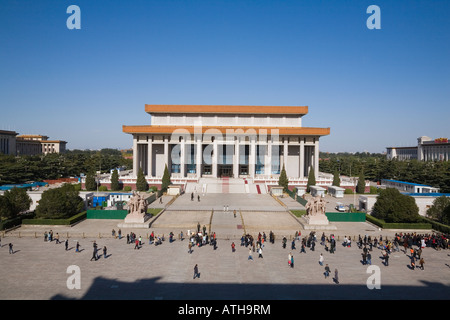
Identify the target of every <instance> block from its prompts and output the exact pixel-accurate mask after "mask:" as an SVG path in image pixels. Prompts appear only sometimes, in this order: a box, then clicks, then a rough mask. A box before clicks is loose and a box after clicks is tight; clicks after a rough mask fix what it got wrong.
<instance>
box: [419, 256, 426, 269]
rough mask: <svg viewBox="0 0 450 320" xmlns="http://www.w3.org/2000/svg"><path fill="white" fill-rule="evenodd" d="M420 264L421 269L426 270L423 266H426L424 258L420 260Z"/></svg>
mask: <svg viewBox="0 0 450 320" xmlns="http://www.w3.org/2000/svg"><path fill="white" fill-rule="evenodd" d="M419 264H420V269H422V270H424V266H423V265H424V264H425V261H424V260H423V257H421V258H420V260H419Z"/></svg>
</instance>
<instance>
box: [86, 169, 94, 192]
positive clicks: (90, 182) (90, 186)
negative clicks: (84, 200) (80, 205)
mask: <svg viewBox="0 0 450 320" xmlns="http://www.w3.org/2000/svg"><path fill="white" fill-rule="evenodd" d="M84 187H85V188H86V190H87V191H94V190H96V189H97V182H96V181H95V175H94V172H93V171H92V170H91V171H89V172H88V174H87V175H86V181H85V183H84Z"/></svg>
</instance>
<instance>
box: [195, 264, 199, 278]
mask: <svg viewBox="0 0 450 320" xmlns="http://www.w3.org/2000/svg"><path fill="white" fill-rule="evenodd" d="M195 278H200V273H198V265H197V264H196V265H195V266H194V279H195Z"/></svg>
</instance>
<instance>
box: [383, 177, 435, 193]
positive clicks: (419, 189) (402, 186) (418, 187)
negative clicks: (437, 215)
mask: <svg viewBox="0 0 450 320" xmlns="http://www.w3.org/2000/svg"><path fill="white" fill-rule="evenodd" d="M381 186H382V187H386V188H395V189H397V190H398V191H400V192H402V193H438V192H439V188H435V187H432V186H427V185H424V184H420V183H412V182H405V181H399V180H388V179H381Z"/></svg>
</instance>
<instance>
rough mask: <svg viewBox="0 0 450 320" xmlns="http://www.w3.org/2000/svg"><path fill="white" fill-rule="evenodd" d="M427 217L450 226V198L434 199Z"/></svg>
mask: <svg viewBox="0 0 450 320" xmlns="http://www.w3.org/2000/svg"><path fill="white" fill-rule="evenodd" d="M427 217H429V218H431V219H434V220H436V221H438V222H441V223H444V224H450V197H446V196H440V197H439V198H436V199H434V201H433V205H432V206H431V208H430V209H428V210H427Z"/></svg>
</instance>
